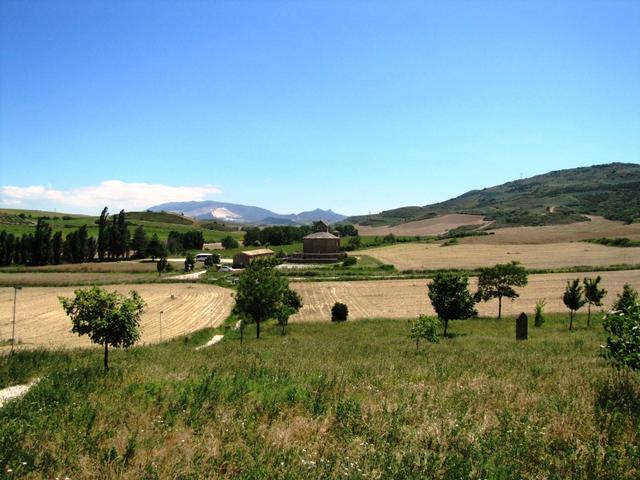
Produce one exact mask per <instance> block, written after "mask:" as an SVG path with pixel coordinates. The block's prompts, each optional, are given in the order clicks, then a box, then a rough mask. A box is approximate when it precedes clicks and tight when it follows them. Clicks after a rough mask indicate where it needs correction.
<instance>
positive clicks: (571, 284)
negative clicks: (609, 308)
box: [562, 275, 607, 330]
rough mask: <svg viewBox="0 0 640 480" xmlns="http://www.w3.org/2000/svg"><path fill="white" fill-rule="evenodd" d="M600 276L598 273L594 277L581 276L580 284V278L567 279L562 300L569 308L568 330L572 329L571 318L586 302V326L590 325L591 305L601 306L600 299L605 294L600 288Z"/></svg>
mask: <svg viewBox="0 0 640 480" xmlns="http://www.w3.org/2000/svg"><path fill="white" fill-rule="evenodd" d="M601 280H602V277H601V276H600V275H598V276H597V277H596V278H588V277H587V278H583V279H582V284H583V286H584V287H583V286H581V285H580V279H579V278H574V279H573V280H569V281H567V287H566V288H565V291H564V295H563V296H562V301H563V302H564V304H565V305H566V307H567V308H568V309H569V330H572V329H573V318H574V316H575V313H576V311H577V310H580V309H581V308H582V307H584V306H585V305H586V304H588V305H589V309H588V313H587V326H591V305H595V306H602V299H603V298H604V297H605V296H606V295H607V291H606V290H605V289H604V288H600V281H601Z"/></svg>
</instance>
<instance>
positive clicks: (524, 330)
mask: <svg viewBox="0 0 640 480" xmlns="http://www.w3.org/2000/svg"><path fill="white" fill-rule="evenodd" d="M528 337H529V319H528V318H527V316H526V315H525V313H524V312H522V313H521V314H520V316H519V317H518V318H517V319H516V340H527V338H528Z"/></svg>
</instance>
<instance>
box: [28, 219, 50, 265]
mask: <svg viewBox="0 0 640 480" xmlns="http://www.w3.org/2000/svg"><path fill="white" fill-rule="evenodd" d="M32 250H33V258H32V262H33V265H46V264H47V263H49V260H50V259H51V225H49V224H48V223H47V222H46V221H45V220H44V219H43V218H38V223H37V225H36V233H35V235H34V237H33V246H32Z"/></svg>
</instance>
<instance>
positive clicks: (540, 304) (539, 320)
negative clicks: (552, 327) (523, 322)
mask: <svg viewBox="0 0 640 480" xmlns="http://www.w3.org/2000/svg"><path fill="white" fill-rule="evenodd" d="M546 304H547V301H546V300H545V299H544V298H541V299H539V300H538V301H536V315H535V319H534V321H533V324H534V325H535V326H536V327H541V326H542V324H543V323H544V307H545V305H546Z"/></svg>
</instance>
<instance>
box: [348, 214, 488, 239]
mask: <svg viewBox="0 0 640 480" xmlns="http://www.w3.org/2000/svg"><path fill="white" fill-rule="evenodd" d="M485 223H488V222H485V220H484V217H483V216H481V215H465V214H461V213H452V214H448V215H442V216H438V217H434V218H429V219H427V220H417V221H415V222H407V223H402V224H400V225H394V226H392V227H368V226H365V225H357V228H358V232H359V233H360V235H379V236H384V235H388V234H390V233H393V234H394V235H406V236H413V235H441V234H443V233H446V232H448V231H449V230H453V229H454V228H458V227H460V226H462V225H483V224H485Z"/></svg>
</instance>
